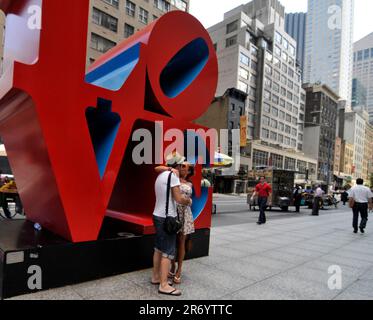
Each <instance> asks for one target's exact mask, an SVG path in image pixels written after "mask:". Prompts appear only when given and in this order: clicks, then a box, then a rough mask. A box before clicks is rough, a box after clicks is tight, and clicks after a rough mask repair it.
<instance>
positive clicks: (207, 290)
mask: <svg viewBox="0 0 373 320" xmlns="http://www.w3.org/2000/svg"><path fill="white" fill-rule="evenodd" d="M332 265H338V266H340V268H341V269H342V289H341V290H330V289H329V288H328V279H329V277H331V275H330V274H328V268H329V267H330V266H332ZM150 274H151V271H150V270H143V271H139V272H134V273H130V274H125V275H120V276H116V277H112V278H107V279H103V280H98V281H92V282H88V283H84V284H80V285H74V286H69V287H65V288H60V289H54V290H49V291H46V292H39V293H36V294H33V295H28V296H22V297H16V298H14V299H27V300H31V299H134V300H138V299H180V298H175V297H172V298H169V297H167V296H159V295H158V294H157V287H155V286H151V285H150V284H149V280H150V278H149V277H150ZM180 288H181V290H182V291H183V296H182V297H181V299H193V300H194V299H207V300H219V299H226V300H230V299H249V300H251V299H276V300H283V299H323V300H324V299H326V300H331V299H337V300H339V299H364V300H371V299H373V226H372V225H370V226H369V225H368V229H367V233H366V234H364V235H362V234H353V232H352V228H351V213H350V211H349V210H346V209H341V210H335V211H333V212H330V213H325V214H324V213H323V212H322V213H321V216H319V217H312V216H302V217H294V218H288V219H281V220H272V221H271V220H269V221H268V223H267V224H266V225H263V226H257V225H256V224H252V223H250V224H243V225H236V226H228V227H216V228H213V229H212V239H211V252H210V256H209V257H206V258H201V259H197V260H193V261H187V262H186V263H185V273H184V276H183V284H182V285H181V286H180Z"/></svg>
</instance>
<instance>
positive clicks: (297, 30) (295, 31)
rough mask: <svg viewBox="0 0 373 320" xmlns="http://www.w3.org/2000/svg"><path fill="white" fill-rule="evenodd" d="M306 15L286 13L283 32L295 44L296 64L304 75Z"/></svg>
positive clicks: (302, 13)
mask: <svg viewBox="0 0 373 320" xmlns="http://www.w3.org/2000/svg"><path fill="white" fill-rule="evenodd" d="M306 19H307V13H304V12H297V13H287V14H286V16H285V30H286V32H287V33H288V34H289V35H291V36H292V37H293V39H295V41H296V42H297V64H298V65H299V68H300V69H301V70H302V79H303V75H304V54H305V46H306Z"/></svg>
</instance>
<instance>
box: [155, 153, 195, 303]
mask: <svg viewBox="0 0 373 320" xmlns="http://www.w3.org/2000/svg"><path fill="white" fill-rule="evenodd" d="M184 161H185V158H184V157H181V156H180V155H175V156H173V158H171V159H168V161H167V165H168V166H169V167H170V171H165V172H163V173H161V174H160V175H159V176H158V178H157V180H156V182H155V195H156V203H155V208H154V212H153V220H154V226H155V230H156V238H155V246H154V256H153V276H152V284H156V285H158V284H159V290H158V292H159V293H160V294H165V295H171V296H180V295H181V292H180V290H177V289H175V288H173V287H172V286H171V285H170V284H169V283H168V272H169V271H170V266H171V261H172V260H174V259H175V255H176V234H174V235H170V234H168V233H166V231H165V230H164V223H165V220H166V202H167V182H168V178H169V176H170V174H171V172H172V175H171V185H170V186H171V190H170V194H169V204H168V215H169V216H171V217H176V216H177V203H180V204H183V205H191V199H187V198H185V197H183V196H182V194H181V192H180V180H179V177H178V174H179V172H180V169H181V165H182V164H183V163H184Z"/></svg>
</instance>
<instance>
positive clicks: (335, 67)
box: [304, 0, 354, 106]
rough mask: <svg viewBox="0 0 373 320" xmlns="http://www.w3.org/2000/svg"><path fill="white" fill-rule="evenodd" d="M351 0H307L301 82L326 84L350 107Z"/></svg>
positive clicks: (352, 2) (352, 14)
mask: <svg viewBox="0 0 373 320" xmlns="http://www.w3.org/2000/svg"><path fill="white" fill-rule="evenodd" d="M353 25H354V0H308V11H307V27H306V53H305V65H304V82H305V83H322V84H326V85H327V86H328V87H330V88H331V89H332V90H333V91H334V92H335V93H336V94H338V95H339V96H340V97H341V98H342V99H343V100H347V105H348V106H350V101H351V86H352V52H353Z"/></svg>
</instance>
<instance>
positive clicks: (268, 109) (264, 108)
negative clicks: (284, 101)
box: [263, 103, 271, 113]
mask: <svg viewBox="0 0 373 320" xmlns="http://www.w3.org/2000/svg"><path fill="white" fill-rule="evenodd" d="M263 110H264V112H266V113H270V112H271V106H270V105H269V104H268V103H263Z"/></svg>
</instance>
